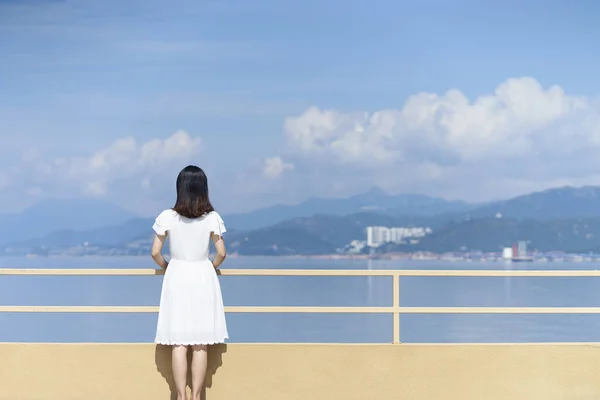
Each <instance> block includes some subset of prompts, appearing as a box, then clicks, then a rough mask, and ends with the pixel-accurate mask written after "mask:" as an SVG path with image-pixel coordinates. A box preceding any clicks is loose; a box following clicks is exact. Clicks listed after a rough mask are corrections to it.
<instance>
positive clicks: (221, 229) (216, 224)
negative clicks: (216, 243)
mask: <svg viewBox="0 0 600 400" xmlns="http://www.w3.org/2000/svg"><path fill="white" fill-rule="evenodd" d="M211 214H212V215H211V217H212V223H211V232H212V233H214V234H216V235H219V236H223V234H224V233H225V232H227V228H225V222H223V218H221V216H220V215H219V213H218V212H216V211H213V212H212V213H211Z"/></svg>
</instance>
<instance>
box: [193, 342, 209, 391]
mask: <svg viewBox="0 0 600 400" xmlns="http://www.w3.org/2000/svg"><path fill="white" fill-rule="evenodd" d="M192 350H193V356H192V400H200V395H201V394H202V387H203V385H204V377H205V375H206V367H207V364H208V346H205V345H196V346H192Z"/></svg>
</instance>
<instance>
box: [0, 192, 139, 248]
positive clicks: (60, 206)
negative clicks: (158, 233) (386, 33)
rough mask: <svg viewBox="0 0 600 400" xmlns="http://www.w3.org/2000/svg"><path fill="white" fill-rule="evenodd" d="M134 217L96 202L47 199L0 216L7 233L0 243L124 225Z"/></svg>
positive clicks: (108, 205)
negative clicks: (54, 233)
mask: <svg viewBox="0 0 600 400" xmlns="http://www.w3.org/2000/svg"><path fill="white" fill-rule="evenodd" d="M134 217H135V215H134V214H133V213H131V212H129V211H125V210H123V209H122V208H120V207H117V206H114V205H112V204H108V203H106V202H103V201H101V200H96V199H48V200H44V201H43V202H41V203H39V204H36V205H34V206H32V207H30V208H27V209H25V210H23V211H21V212H19V213H14V214H0V226H2V229H3V230H4V232H7V233H10V234H6V235H3V236H2V238H0V243H8V242H19V241H23V240H27V239H31V238H35V237H41V236H45V235H47V234H50V233H52V232H56V231H59V230H68V229H77V230H90V229H96V228H100V227H105V226H106V227H107V226H111V225H116V224H120V223H123V222H125V221H127V220H129V219H131V218H134Z"/></svg>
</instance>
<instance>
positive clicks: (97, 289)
mask: <svg viewBox="0 0 600 400" xmlns="http://www.w3.org/2000/svg"><path fill="white" fill-rule="evenodd" d="M154 267H155V265H154V264H153V261H152V260H151V259H150V257H81V258H10V257H3V258H0V268H154ZM222 268H223V269H226V268H235V269H243V268H259V269H260V268H265V269H271V268H282V269H285V268H293V269H296V268H307V269H486V270H489V269H508V270H510V269H551V270H595V269H598V268H600V263H598V262H589V263H585V262H583V263H570V262H557V263H552V262H550V263H517V264H510V263H508V264H506V263H503V262H467V261H456V262H448V261H421V260H418V261H417V260H413V261H410V260H348V259H340V260H330V259H310V258H283V257H240V258H234V257H231V258H228V259H227V260H226V261H225V263H224V264H223V266H222ZM219 279H220V282H221V287H222V290H223V298H224V302H225V305H226V306H390V305H391V304H392V283H391V278H390V277H337V276H336V277H293V276H286V277H267V276H254V277H250V276H226V275H223V276H220V277H219ZM161 284H162V276H13V275H0V305H4V306H6V305H21V306H49V305H59V306H61V305H62V306H64V305H69V306H72V305H73V306H74V305H79V306H88V305H100V306H119V305H123V306H156V305H158V304H159V299H160V289H161ZM599 288H600V278H596V277H565V278H563V277H401V278H400V304H401V305H402V306H408V307H420V306H431V307H445V306H452V307H488V306H490V307H502V306H507V307H520V306H528V307H546V306H556V307H600V290H599ZM156 319H157V314H155V313H10V312H7V313H1V312H0V342H107V343H129V342H135V343H140V342H141V343H151V342H152V341H153V339H154V333H155V329H156ZM227 324H228V329H229V336H230V339H229V342H230V343H240V342H243V343H262V342H276V343H313V342H318V343H324V342H325V343H390V342H391V341H392V316H391V315H388V314H344V313H339V314H323V313H313V314H295V313H294V314H289V313H258V314H256V313H230V314H227ZM400 327H401V334H400V336H401V337H400V339H401V341H402V342H405V343H465V342H467V343H489V342H495V343H497V342H513V343H519V342H600V315H596V314H579V315H577V314H573V315H568V314H556V315H553V314H533V315H530V314H504V315H500V314H405V315H401V316H400Z"/></svg>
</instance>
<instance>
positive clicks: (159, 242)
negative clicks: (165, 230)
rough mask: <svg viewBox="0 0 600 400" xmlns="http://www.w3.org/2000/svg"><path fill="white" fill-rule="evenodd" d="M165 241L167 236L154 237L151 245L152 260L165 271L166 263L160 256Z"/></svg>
mask: <svg viewBox="0 0 600 400" xmlns="http://www.w3.org/2000/svg"><path fill="white" fill-rule="evenodd" d="M165 240H167V235H156V236H155V237H154V243H152V259H153V260H154V262H155V263H157V264H158V266H159V267H161V268H162V269H166V268H167V265H168V263H167V261H166V260H165V258H164V257H163V255H162V249H163V246H164V245H165Z"/></svg>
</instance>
